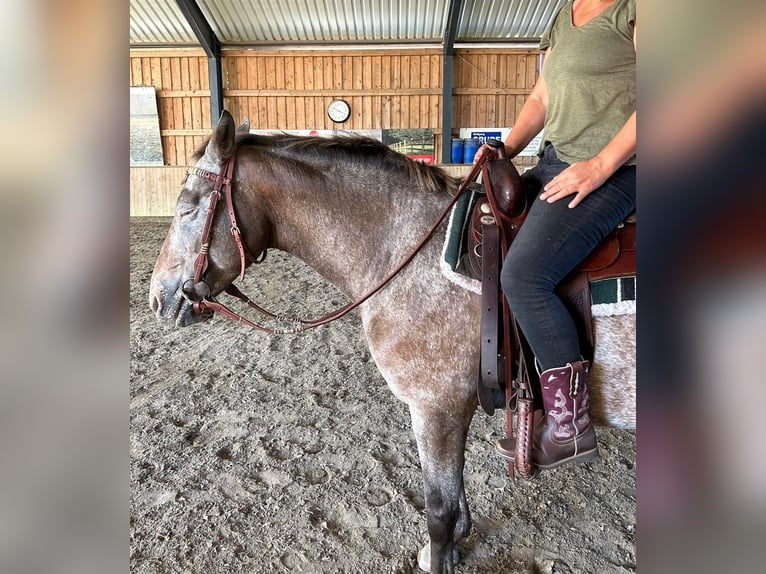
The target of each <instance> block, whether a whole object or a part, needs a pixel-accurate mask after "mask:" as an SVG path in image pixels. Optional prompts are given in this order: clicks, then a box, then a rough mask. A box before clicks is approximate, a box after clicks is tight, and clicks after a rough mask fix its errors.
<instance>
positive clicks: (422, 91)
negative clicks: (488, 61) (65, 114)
mask: <svg viewBox="0 0 766 574" xmlns="http://www.w3.org/2000/svg"><path fill="white" fill-rule="evenodd" d="M529 91H530V90H527V89H525V90H522V91H520V92H519V93H524V94H528V93H529ZM328 92H329V93H330V95H332V96H343V95H346V96H381V95H406V96H434V95H441V91H440V89H439V88H409V89H399V90H395V89H384V90H374V89H364V88H363V89H359V90H355V89H353V88H350V89H348V90H345V89H341V90H334V89H326V90H317V89H314V90H228V89H227V90H224V91H223V93H224V96H226V97H232V98H236V97H241V96H259V97H287V96H305V97H322V96H326V95H327V94H328ZM163 93H166V92H163ZM202 93H204V94H207V92H202ZM476 93H479V94H487V93H504V91H503V90H490V89H488V88H485V89H482V90H478V91H477V92H476ZM171 94H172V95H173V96H178V97H185V96H192V95H201V94H200V93H199V92H197V93H193V92H190V91H182V90H180V91H179V92H178V93H177V94H176V93H175V92H171Z"/></svg>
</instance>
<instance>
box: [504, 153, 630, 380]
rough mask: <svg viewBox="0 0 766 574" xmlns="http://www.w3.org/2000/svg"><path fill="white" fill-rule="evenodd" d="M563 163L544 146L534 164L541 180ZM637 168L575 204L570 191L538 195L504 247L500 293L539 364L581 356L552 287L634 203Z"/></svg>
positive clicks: (546, 366) (555, 364) (573, 328)
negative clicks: (549, 198)
mask: <svg viewBox="0 0 766 574" xmlns="http://www.w3.org/2000/svg"><path fill="white" fill-rule="evenodd" d="M566 167H568V164H566V163H564V162H561V161H560V160H558V158H556V156H555V153H554V152H553V151H552V148H551V149H550V151H548V150H546V153H545V155H544V157H543V158H542V159H541V160H540V163H539V164H538V171H539V175H540V180H541V183H542V184H543V185H545V184H547V183H548V182H549V181H550V180H551V179H553V177H555V176H556V175H557V174H558V173H560V172H561V171H563V170H564V169H566ZM635 169H636V168H635V167H623V168H620V169H619V170H618V171H617V172H616V173H615V174H614V175H613V176H612V177H610V178H609V179H608V180H607V181H606V182H605V183H604V185H602V186H601V187H600V188H598V189H597V190H595V191H593V192H592V193H590V194H589V195H588V196H587V197H586V198H585V199H584V200H583V201H582V202H581V203H580V204H579V205H578V206H577V207H575V208H574V209H570V208H569V207H567V204H568V203H569V201H571V197H570V198H564V199H560V200H559V201H556V202H554V203H548V202H546V201H541V200H540V199H539V196H538V199H536V201H534V203H533V204H532V207H531V208H530V211H529V214H528V216H527V218H526V220H525V221H524V224H523V225H522V227H521V229H520V230H519V234H518V235H517V236H516V238H515V239H514V241H513V243H512V244H511V247H510V249H509V250H508V255H507V256H506V259H505V262H504V263H503V269H502V273H501V277H500V280H501V285H502V288H503V293H504V294H505V296H506V298H507V299H508V303H509V305H510V307H511V310H512V311H513V313H514V315H515V317H516V320H517V321H518V323H519V326H520V327H521V330H522V332H523V333H524V336H525V337H526V339H527V341H528V342H529V344H530V346H531V348H532V351H533V352H534V354H535V356H536V357H537V360H538V361H539V363H540V366H541V367H542V368H543V369H550V368H554V367H559V366H562V365H565V364H566V363H567V362H573V361H578V360H580V358H581V357H580V346H579V342H578V336H577V329H576V326H575V323H574V321H573V319H572V316H571V315H570V314H569V311H568V310H567V308H566V307H565V306H564V303H563V302H562V301H561V299H559V297H558V296H557V295H556V293H555V288H556V286H557V285H558V284H559V283H560V282H561V280H562V279H563V278H564V277H565V276H566V275H567V274H569V272H570V271H572V269H574V268H575V267H576V266H577V265H578V264H579V263H580V262H581V261H582V260H583V259H585V257H587V256H588V254H589V253H590V252H591V251H592V250H593V248H594V247H595V246H596V245H598V244H599V242H601V240H602V239H604V237H606V236H607V235H608V234H609V233H610V232H611V231H612V230H613V229H614V228H615V227H617V225H618V224H619V223H620V222H621V221H622V220H623V219H625V217H626V216H627V215H628V214H629V213H630V212H631V211H633V210H634V209H635V205H636V171H635Z"/></svg>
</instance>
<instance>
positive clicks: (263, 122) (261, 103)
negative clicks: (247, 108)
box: [253, 98, 269, 129]
mask: <svg viewBox="0 0 766 574" xmlns="http://www.w3.org/2000/svg"><path fill="white" fill-rule="evenodd" d="M257 102H258V123H257V124H256V125H253V127H258V128H260V129H267V128H268V125H269V108H268V102H269V99H268V98H257Z"/></svg>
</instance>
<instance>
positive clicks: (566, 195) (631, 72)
mask: <svg viewBox="0 0 766 574" xmlns="http://www.w3.org/2000/svg"><path fill="white" fill-rule="evenodd" d="M540 48H541V49H543V50H545V60H544V67H543V71H542V74H541V75H540V78H539V79H538V81H537V84H536V85H535V87H534V89H533V90H532V93H531V94H530V96H529V97H528V98H527V100H526V102H525V104H524V106H523V108H522V109H521V112H520V113H519V115H518V118H517V121H516V123H515V124H514V126H513V129H512V130H511V132H510V134H509V135H508V137H507V138H506V140H505V149H506V153H507V154H508V156H509V157H513V156H515V155H517V154H518V153H519V152H520V151H521V150H522V149H524V147H526V146H527V144H529V142H530V141H531V140H532V138H533V137H534V136H535V135H537V133H539V132H540V130H541V129H542V130H543V140H542V144H541V149H540V151H539V153H538V155H539V156H540V160H539V162H538V164H537V166H536V167H535V168H534V169H535V170H536V171H537V177H538V179H539V180H540V182H541V184H542V188H543V189H542V194H541V195H540V196H539V201H535V202H533V204H532V207H531V208H530V211H529V214H528V215H527V218H526V220H525V222H524V225H523V226H522V227H521V229H520V231H519V233H518V235H517V237H516V238H515V240H514V241H513V243H512V244H511V246H510V248H509V250H508V255H507V257H506V259H505V261H504V263H503V270H502V275H501V284H502V288H503V293H504V294H505V296H506V298H507V299H508V302H509V305H510V307H511V310H512V311H513V314H514V316H515V317H516V320H517V322H518V324H519V326H520V327H521V330H522V332H523V333H524V335H525V337H526V339H527V341H528V342H529V345H530V347H531V348H532V351H533V352H534V354H535V357H536V360H537V361H536V362H537V368H538V371H540V386H541V389H542V399H543V406H544V409H545V417H544V418H543V421H542V424H537V425H536V428H535V433H534V437H533V441H532V454H531V456H532V464H533V465H534V466H535V467H537V468H542V469H549V468H554V467H557V466H559V465H561V464H565V463H567V462H579V461H585V460H592V459H595V458H597V457H598V448H597V445H596V434H595V431H594V429H593V425H592V424H591V421H590V416H589V413H588V371H589V367H590V365H589V362H588V361H584V360H583V359H582V355H581V353H580V347H579V342H578V335H577V329H576V327H575V323H574V321H573V319H572V316H571V315H570V314H569V312H568V311H567V309H566V307H565V306H564V304H563V302H562V301H561V299H559V297H558V296H557V295H556V293H555V292H554V289H555V288H556V286H557V285H558V283H559V282H560V281H561V280H562V279H563V278H564V277H565V276H566V275H567V274H568V273H569V272H570V271H572V269H574V268H575V267H576V266H577V265H578V264H579V263H580V262H581V261H582V260H583V259H585V257H586V256H587V255H588V253H590V251H591V250H592V249H593V248H594V247H595V246H596V245H598V243H599V242H600V241H601V240H602V239H603V238H604V237H605V236H606V235H608V234H609V233H610V232H611V231H612V230H613V229H614V228H615V227H617V225H618V224H619V223H620V222H621V221H622V220H623V219H625V217H626V216H627V215H628V214H630V212H632V211H633V210H634V209H635V205H636V167H635V164H636V156H635V152H636V79H635V70H636V1H635V0H574V1H568V2H567V3H566V4H564V6H562V8H561V9H560V10H559V11H558V13H557V15H556V16H555V17H554V20H553V22H552V24H551V25H550V27H549V28H548V30H547V31H546V32H545V34H544V35H543V37H542V41H541V42H540ZM486 153H488V146H486V145H484V146H482V147H481V148H479V151H478V152H477V154H476V157H475V158H474V161H478V160H479V159H480V158H481V157H482V156H483V155H484V154H486ZM496 446H497V450H498V452H499V453H500V454H501V455H502V456H504V457H506V458H509V459H512V458H513V457H514V441H513V439H503V440H500V441H498V442H497V445H496Z"/></svg>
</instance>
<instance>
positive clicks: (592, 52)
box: [540, 0, 636, 165]
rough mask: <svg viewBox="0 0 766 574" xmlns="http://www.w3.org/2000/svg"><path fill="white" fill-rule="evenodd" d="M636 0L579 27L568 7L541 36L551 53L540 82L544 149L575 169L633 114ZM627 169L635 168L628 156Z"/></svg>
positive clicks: (623, 2) (627, 0)
mask: <svg viewBox="0 0 766 574" xmlns="http://www.w3.org/2000/svg"><path fill="white" fill-rule="evenodd" d="M635 21H636V0H616V2H615V3H614V4H612V5H611V6H609V7H608V8H607V9H606V10H604V11H603V12H602V13H601V14H599V15H598V16H596V17H595V18H593V19H592V20H591V21H590V22H587V23H586V24H583V25H582V26H578V27H575V26H574V25H573V24H572V2H571V1H570V2H567V3H566V4H565V5H564V6H562V8H561V9H560V10H559V12H558V14H557V15H556V17H555V18H554V20H553V23H552V24H551V26H550V27H549V28H548V30H546V32H545V34H543V37H542V40H541V42H540V48H541V49H543V50H545V49H546V48H548V47H550V53H549V54H548V56H547V57H546V58H545V63H544V66H543V77H544V78H545V83H546V85H547V87H548V111H547V113H546V116H545V127H544V132H543V143H542V145H543V146H544V145H545V143H546V142H550V143H551V144H553V147H554V149H555V150H556V154H557V155H558V157H559V158H560V159H561V160H563V161H565V162H567V163H574V162H576V161H583V160H586V159H590V158H592V157H593V156H595V155H596V154H598V153H599V152H600V151H601V150H602V149H603V148H604V146H605V145H606V144H607V143H608V142H609V141H610V140H611V139H612V138H613V137H614V136H615V134H617V132H618V131H619V130H620V128H622V126H623V125H625V122H626V121H627V120H628V118H629V117H630V115H631V114H632V113H633V112H634V111H635V109H636V52H635V48H634V46H633V25H634V23H635ZM625 163H626V164H627V165H633V164H635V163H636V156H635V155H633V157H631V158H630V159H629V160H628V161H627V162H625Z"/></svg>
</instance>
